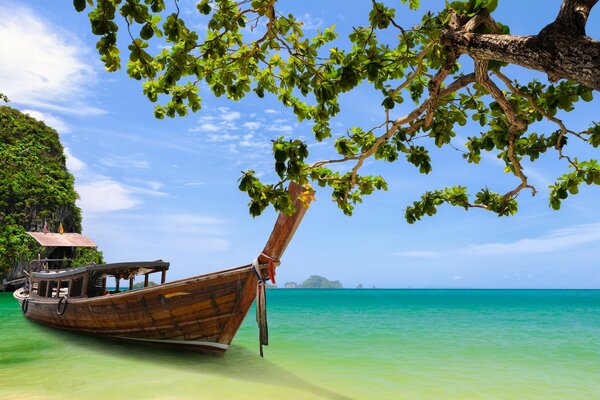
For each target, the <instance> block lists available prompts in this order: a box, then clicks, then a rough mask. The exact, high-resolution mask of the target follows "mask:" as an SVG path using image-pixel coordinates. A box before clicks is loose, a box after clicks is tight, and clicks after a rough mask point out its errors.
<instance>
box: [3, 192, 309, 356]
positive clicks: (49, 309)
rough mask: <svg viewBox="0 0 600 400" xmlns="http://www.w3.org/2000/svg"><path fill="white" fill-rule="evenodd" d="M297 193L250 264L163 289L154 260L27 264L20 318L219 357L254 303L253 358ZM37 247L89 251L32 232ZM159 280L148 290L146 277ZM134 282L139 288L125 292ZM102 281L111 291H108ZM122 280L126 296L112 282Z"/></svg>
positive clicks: (302, 203)
mask: <svg viewBox="0 0 600 400" xmlns="http://www.w3.org/2000/svg"><path fill="white" fill-rule="evenodd" d="M308 193H309V192H308V191H307V190H306V189H305V188H304V187H302V186H300V185H297V184H295V183H293V182H292V183H291V184H290V187H289V194H290V197H291V199H292V200H293V201H294V204H295V207H296V211H295V213H294V214H293V215H286V214H283V213H281V214H279V216H278V218H277V221H276V223H275V227H274V229H273V231H272V232H271V236H270V237H269V240H268V241H267V244H266V245H265V247H264V249H263V251H262V252H261V253H260V254H259V256H258V257H257V258H256V259H255V260H254V261H253V262H252V263H250V264H246V265H243V266H240V267H237V268H232V269H227V270H222V271H219V272H214V273H210V274H205V275H199V276H194V277H191V278H187V279H181V280H177V281H173V282H166V271H167V270H168V269H169V263H168V262H164V261H162V260H158V261H143V262H124V263H113V264H102V265H87V266H81V267H76V268H71V269H56V270H52V269H45V268H43V266H44V265H46V263H47V262H48V260H44V259H39V257H38V260H33V261H32V263H31V265H32V266H34V268H32V269H31V272H30V273H29V278H28V284H27V285H26V286H24V287H22V288H20V289H18V290H17V291H15V292H14V297H15V298H16V299H17V300H18V301H19V303H20V305H21V310H22V311H23V314H24V315H25V316H26V317H27V318H29V319H30V320H32V321H35V322H38V323H41V324H43V325H47V326H50V327H53V328H59V329H64V330H68V331H73V332H80V333H85V334H90V335H95V336H100V337H104V338H110V339H117V340H124V341H130V342H138V343H145V344H154V345H159V346H167V347H174V348H182V349H190V350H195V351H201V352H209V353H216V354H223V353H224V352H225V351H226V350H227V348H228V347H229V345H230V343H231V341H232V340H233V338H234V336H235V334H236V332H237V331H238V328H239V327H240V325H241V323H242V321H243V320H244V317H245V316H246V314H247V313H248V310H249V309H250V307H251V306H252V303H253V302H254V300H255V299H256V300H257V321H258V323H259V328H260V329H259V331H260V338H259V343H260V353H261V356H262V346H263V345H267V344H268V332H267V325H266V303H265V281H266V280H267V279H271V281H274V275H275V269H276V268H277V266H278V265H279V259H280V258H281V256H282V255H283V253H284V251H285V249H286V247H287V245H288V243H289V242H290V240H291V239H292V236H293V235H294V233H295V231H296V228H297V227H298V225H299V224H300V221H301V220H302V217H303V216H304V213H305V212H306V209H307V207H308V204H309V202H310V200H311V196H310V195H307V194H308ZM31 236H32V237H34V238H35V239H36V240H38V242H39V243H40V244H42V246H44V245H47V246H61V245H62V246H73V245H76V246H95V244H94V243H93V242H91V241H89V239H87V238H85V237H84V236H83V235H79V234H66V233H65V234H62V235H61V234H50V233H42V232H32V233H31ZM153 273H160V274H161V283H160V284H158V285H156V286H149V284H148V283H149V278H148V276H149V275H150V274H153ZM136 275H143V276H144V287H143V288H142V289H138V290H132V289H133V283H134V278H135V276H136ZM108 277H113V278H115V282H116V288H115V290H113V291H110V292H109V291H108V290H107V287H106V281H107V278H108ZM122 279H125V280H129V290H120V281H121V280H122Z"/></svg>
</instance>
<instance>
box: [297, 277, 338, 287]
mask: <svg viewBox="0 0 600 400" xmlns="http://www.w3.org/2000/svg"><path fill="white" fill-rule="evenodd" d="M298 287H299V288H302V289H342V288H343V287H342V284H341V283H340V281H330V280H329V279H327V278H324V277H322V276H319V275H311V276H310V277H309V278H308V279H307V280H305V281H304V282H302V283H301V284H299V285H298Z"/></svg>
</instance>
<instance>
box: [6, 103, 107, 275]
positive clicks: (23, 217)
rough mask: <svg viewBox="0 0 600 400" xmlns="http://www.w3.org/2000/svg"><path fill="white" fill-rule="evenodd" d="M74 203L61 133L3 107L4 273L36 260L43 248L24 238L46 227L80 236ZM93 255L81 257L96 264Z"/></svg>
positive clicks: (87, 254) (81, 254) (77, 215)
mask: <svg viewBox="0 0 600 400" xmlns="http://www.w3.org/2000/svg"><path fill="white" fill-rule="evenodd" d="M76 199H77V193H76V192H75V190H74V188H73V176H72V175H71V174H70V173H69V171H68V170H67V168H66V166H65V156H64V154H63V147H62V145H61V144H60V140H59V137H58V133H57V132H56V131H55V130H54V129H52V128H49V127H48V126H46V125H45V124H44V123H42V122H39V121H36V120H35V119H33V118H31V117H30V116H28V115H26V114H23V113H21V112H20V111H17V110H15V109H13V108H10V107H6V106H0V271H1V270H8V269H11V268H12V267H13V266H14V264H15V262H16V261H17V260H19V259H31V258H34V256H35V255H36V254H37V253H38V250H39V248H38V247H37V243H36V242H35V241H34V240H33V239H32V238H30V237H29V236H28V235H27V234H26V233H25V232H26V231H27V230H32V229H34V230H41V229H42V228H43V224H44V221H45V222H47V224H48V228H49V230H50V231H52V232H58V228H59V224H60V223H62V225H63V228H64V230H65V232H81V211H80V209H79V208H78V207H77V206H76V205H75V200H76ZM89 253H90V252H89V251H88V252H85V251H84V252H82V253H80V254H79V255H78V257H81V258H82V259H83V258H85V259H88V258H90V257H91V258H93V257H94V256H93V255H91V254H89ZM93 253H95V254H96V256H97V254H98V253H97V252H96V251H93ZM96 259H97V257H96ZM100 260H101V256H100Z"/></svg>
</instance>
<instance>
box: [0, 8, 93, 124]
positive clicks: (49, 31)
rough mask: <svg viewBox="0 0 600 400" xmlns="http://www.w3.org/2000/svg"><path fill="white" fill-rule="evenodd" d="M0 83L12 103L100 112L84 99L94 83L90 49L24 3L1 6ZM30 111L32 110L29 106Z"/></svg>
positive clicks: (88, 112)
mask: <svg viewBox="0 0 600 400" xmlns="http://www.w3.org/2000/svg"><path fill="white" fill-rule="evenodd" d="M0 15H4V16H10V18H2V19H0V48H2V57H0V87H1V88H2V92H3V93H4V94H6V95H7V96H8V97H9V98H10V100H11V101H12V102H13V103H15V104H22V105H26V106H28V107H35V108H42V109H47V110H51V111H55V112H59V113H63V114H79V115H98V114H101V113H103V112H104V111H103V110H101V109H99V108H97V107H94V106H91V105H89V104H87V103H86V98H87V97H88V96H89V91H90V86H91V84H93V83H94V82H95V74H94V70H93V68H92V66H91V65H90V64H89V63H88V62H87V61H86V55H87V54H88V49H87V48H86V47H85V46H84V45H83V43H82V42H81V41H80V40H79V39H78V38H77V37H75V36H74V35H72V34H70V33H68V32H65V31H63V30H62V29H60V28H58V27H56V26H53V25H51V24H49V23H47V22H46V21H45V20H44V19H43V17H41V16H40V15H38V14H36V13H35V12H34V11H33V10H31V9H30V8H28V7H26V6H22V5H18V4H16V3H11V5H10V6H8V5H1V6H0ZM29 111H32V110H29Z"/></svg>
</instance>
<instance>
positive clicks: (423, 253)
mask: <svg viewBox="0 0 600 400" xmlns="http://www.w3.org/2000/svg"><path fill="white" fill-rule="evenodd" d="M392 255H393V256H400V257H414V258H440V255H439V253H438V252H436V251H429V250H417V251H401V252H398V253H393V254H392Z"/></svg>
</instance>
